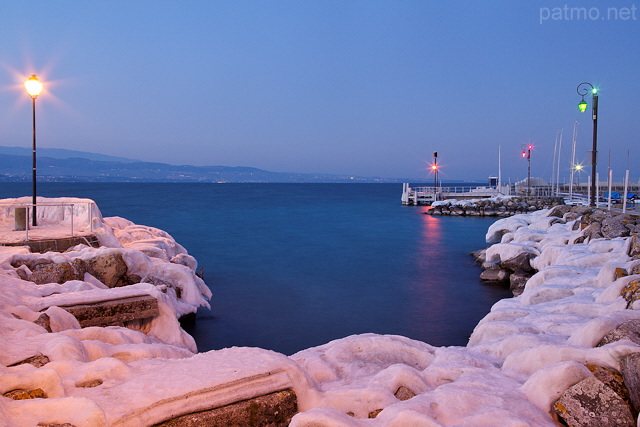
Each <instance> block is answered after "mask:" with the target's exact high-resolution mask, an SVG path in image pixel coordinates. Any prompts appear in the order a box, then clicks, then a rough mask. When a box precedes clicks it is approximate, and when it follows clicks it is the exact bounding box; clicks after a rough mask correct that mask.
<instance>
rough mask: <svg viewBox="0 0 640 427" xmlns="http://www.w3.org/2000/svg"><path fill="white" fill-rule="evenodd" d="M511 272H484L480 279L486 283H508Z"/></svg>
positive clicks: (491, 270)
mask: <svg viewBox="0 0 640 427" xmlns="http://www.w3.org/2000/svg"><path fill="white" fill-rule="evenodd" d="M510 274H511V272H510V271H509V270H505V269H503V268H494V269H488V270H484V271H483V272H482V273H480V278H481V279H482V280H484V281H486V282H508V281H509V275H510Z"/></svg>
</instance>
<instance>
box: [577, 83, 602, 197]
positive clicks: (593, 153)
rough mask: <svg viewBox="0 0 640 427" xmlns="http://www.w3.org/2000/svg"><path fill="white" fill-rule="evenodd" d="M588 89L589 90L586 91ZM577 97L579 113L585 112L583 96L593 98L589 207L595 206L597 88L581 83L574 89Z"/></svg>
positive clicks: (585, 103)
mask: <svg viewBox="0 0 640 427" xmlns="http://www.w3.org/2000/svg"><path fill="white" fill-rule="evenodd" d="M588 88H590V90H589V89H588ZM576 91H577V92H578V95H580V96H581V97H582V99H581V100H580V103H579V104H578V108H579V109H580V112H581V113H584V112H585V111H587V105H588V104H587V101H585V100H584V96H585V95H586V94H588V93H589V92H591V94H592V97H593V105H592V107H591V109H592V118H593V149H592V151H591V200H590V201H589V204H590V205H591V206H595V205H596V185H597V183H596V164H597V153H598V88H596V87H594V86H593V85H592V84H591V83H587V82H583V83H580V84H579V85H578V87H577V88H576Z"/></svg>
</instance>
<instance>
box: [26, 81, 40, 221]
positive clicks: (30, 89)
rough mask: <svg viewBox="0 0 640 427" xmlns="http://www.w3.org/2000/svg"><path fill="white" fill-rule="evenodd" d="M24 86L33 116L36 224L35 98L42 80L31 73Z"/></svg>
mask: <svg viewBox="0 0 640 427" xmlns="http://www.w3.org/2000/svg"><path fill="white" fill-rule="evenodd" d="M24 87H25V88H26V89H27V93H28V94H29V96H30V97H31V106H32V112H33V114H32V117H33V156H32V163H33V168H32V169H33V176H32V194H33V196H32V201H31V204H32V205H33V211H32V214H31V218H32V222H31V224H32V225H33V226H34V227H35V226H36V222H37V221H36V98H37V97H38V96H39V95H40V92H42V82H41V81H40V80H38V78H37V77H36V75H35V74H32V75H31V77H29V78H28V79H27V81H26V82H24Z"/></svg>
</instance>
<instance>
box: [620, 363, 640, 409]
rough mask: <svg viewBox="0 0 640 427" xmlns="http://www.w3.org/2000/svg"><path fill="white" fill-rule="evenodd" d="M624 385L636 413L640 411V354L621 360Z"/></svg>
mask: <svg viewBox="0 0 640 427" xmlns="http://www.w3.org/2000/svg"><path fill="white" fill-rule="evenodd" d="M620 364H621V365H622V377H623V378H624V384H625V385H626V387H627V389H629V396H630V397H631V402H632V403H633V407H634V408H635V410H636V411H640V353H630V354H627V355H625V356H622V357H621V358H620Z"/></svg>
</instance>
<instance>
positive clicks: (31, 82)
mask: <svg viewBox="0 0 640 427" xmlns="http://www.w3.org/2000/svg"><path fill="white" fill-rule="evenodd" d="M24 87H25V88H26V89H27V93H28V94H29V96H31V98H34V99H35V98H37V97H38V95H40V92H42V82H41V81H40V80H38V78H37V77H36V75H35V74H32V75H31V77H29V79H27V81H26V82H24Z"/></svg>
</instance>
